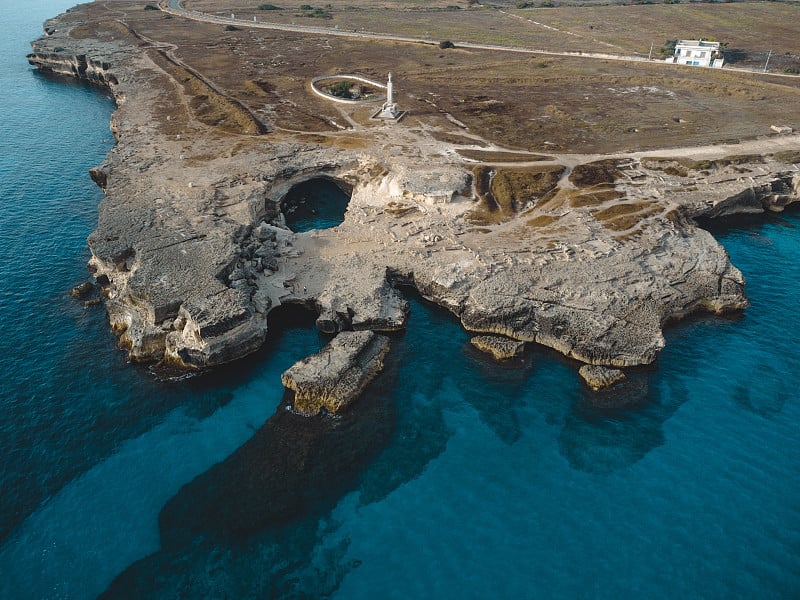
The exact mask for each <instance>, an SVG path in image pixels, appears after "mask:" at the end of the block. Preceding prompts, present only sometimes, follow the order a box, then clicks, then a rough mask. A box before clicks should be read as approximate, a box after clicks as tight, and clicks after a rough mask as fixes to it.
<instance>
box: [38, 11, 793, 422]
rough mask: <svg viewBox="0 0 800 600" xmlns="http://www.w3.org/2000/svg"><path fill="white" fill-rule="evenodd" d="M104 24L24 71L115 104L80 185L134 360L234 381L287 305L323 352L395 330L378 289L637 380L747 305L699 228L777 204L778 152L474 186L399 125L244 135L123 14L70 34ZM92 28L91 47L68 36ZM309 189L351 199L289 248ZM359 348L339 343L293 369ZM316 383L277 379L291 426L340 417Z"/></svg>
mask: <svg viewBox="0 0 800 600" xmlns="http://www.w3.org/2000/svg"><path fill="white" fill-rule="evenodd" d="M104 10H110V9H109V8H108V7H107V6H105V5H101V4H99V3H90V4H88V5H82V6H81V7H78V8H76V9H74V10H73V11H71V12H69V13H67V14H65V15H62V16H61V17H59V18H58V19H55V20H53V21H50V22H48V24H47V32H48V34H49V35H47V36H46V37H43V38H42V39H40V40H38V41H36V42H35V43H34V52H33V54H31V56H30V57H29V60H30V62H31V63H32V64H34V65H35V66H36V67H37V68H39V69H41V70H43V71H48V72H53V73H61V74H67V75H70V76H74V77H79V78H83V79H86V80H89V81H92V82H94V83H99V84H102V85H104V86H107V87H108V88H109V89H110V90H111V91H112V92H113V94H114V96H115V98H116V100H117V105H118V108H117V110H116V112H115V113H114V116H113V118H112V124H111V127H112V131H113V132H114V134H115V136H116V138H117V145H116V146H115V148H114V149H113V150H112V151H111V152H110V153H109V155H108V157H107V158H106V160H105V161H104V162H103V164H102V165H100V166H98V167H97V168H96V169H93V171H92V176H93V179H94V180H95V181H96V182H97V183H98V184H99V185H100V186H101V187H102V188H103V189H104V191H105V194H106V197H105V199H104V200H103V202H102V203H101V205H100V207H99V217H98V224H97V228H96V230H95V231H94V233H92V235H91V236H90V238H89V247H90V249H91V252H92V258H91V261H90V270H91V271H92V272H93V274H94V277H95V279H96V281H97V282H98V283H99V284H100V285H101V286H102V289H103V296H104V297H105V302H106V307H107V310H108V314H109V318H110V321H111V326H112V327H113V328H114V330H115V331H117V332H118V334H119V335H120V343H121V344H122V346H123V347H125V348H127V350H128V352H129V355H130V357H131V358H132V359H134V360H145V361H166V362H170V363H173V364H175V365H177V366H178V367H180V368H186V369H194V368H205V367H210V366H214V365H218V364H221V363H225V362H228V361H232V360H235V359H237V358H240V357H242V356H244V355H246V354H248V353H250V352H252V351H254V350H255V349H257V348H258V347H259V346H260V345H261V344H262V343H263V341H264V339H265V337H266V334H267V315H268V314H269V313H270V311H272V310H273V309H275V308H276V307H277V306H280V305H281V304H285V303H300V304H303V305H305V306H307V307H309V308H312V309H314V310H315V311H316V312H317V314H318V315H319V319H318V326H319V327H320V328H321V329H322V330H324V331H326V332H330V333H336V332H339V331H347V330H371V331H391V330H396V329H399V328H402V327H404V325H405V321H406V318H407V315H408V305H407V303H406V301H405V300H404V299H403V297H402V295H401V293H400V292H399V291H398V286H412V287H414V288H416V290H418V291H419V293H420V294H421V295H422V296H423V297H424V298H426V299H428V300H430V301H431V302H434V303H436V304H438V305H441V306H443V307H445V308H447V309H448V310H450V311H451V312H452V313H453V314H454V315H455V317H456V318H458V319H459V320H460V321H461V323H462V324H463V326H464V327H465V328H466V329H467V330H469V331H473V332H476V333H480V334H494V335H500V336H504V337H505V338H508V339H509V340H514V341H515V342H516V343H529V342H533V343H538V344H542V345H545V346H548V347H550V348H554V349H555V350H557V351H559V352H561V353H563V354H564V355H566V356H569V357H572V358H574V359H577V360H578V361H581V362H584V363H588V364H594V365H605V366H613V367H627V366H632V365H640V364H646V363H651V362H652V361H653V360H654V359H655V358H656V356H657V354H658V352H659V350H660V349H661V348H662V347H663V346H664V337H663V335H662V328H663V327H664V326H665V324H666V323H668V322H669V321H670V320H672V319H677V318H681V317H683V316H685V315H687V314H690V313H692V312H694V311H698V310H702V311H709V312H714V313H724V312H727V311H737V310H741V309H743V308H745V307H746V306H747V304H748V302H747V298H746V296H745V292H744V284H745V282H744V277H743V276H742V274H741V273H740V272H739V270H738V269H737V268H736V267H734V266H733V265H732V264H731V262H730V260H729V257H728V255H727V253H726V252H725V250H724V248H723V247H722V246H721V245H720V244H719V243H717V241H716V240H715V239H714V238H713V237H712V236H711V235H710V234H709V233H708V232H707V231H705V230H704V229H702V228H700V227H699V226H698V225H697V219H699V218H702V217H706V218H716V217H720V216H726V215H731V214H738V213H758V212H764V211H779V210H783V208H784V207H785V206H787V205H788V204H790V203H792V202H795V201H797V197H798V190H799V189H800V174H799V173H798V168H797V162H798V153H797V150H798V149H800V137H798V136H797V135H784V136H779V137H776V138H770V139H764V140H753V141H752V142H743V143H741V144H737V145H734V146H730V147H725V146H718V147H713V148H697V149H683V150H677V151H676V150H673V151H669V150H664V151H660V152H640V153H629V154H626V155H614V156H578V155H567V154H564V155H557V156H553V157H544V159H546V160H542V157H537V158H536V160H535V161H534V163H532V164H524V165H505V166H503V165H500V166H492V165H491V163H489V164H484V163H476V162H475V161H471V160H468V159H466V158H462V156H461V155H460V154H459V153H458V151H459V149H460V147H459V146H458V145H457V144H454V143H449V142H444V141H441V140H442V139H443V138H446V133H447V132H442V131H434V130H433V129H432V128H431V127H430V126H429V125H428V124H427V123H426V122H425V120H424V116H419V117H415V115H413V114H410V115H409V116H407V117H406V119H404V120H403V121H402V122H401V123H394V124H369V125H362V126H359V127H357V128H354V129H352V130H351V129H346V130H342V131H339V132H331V131H325V132H322V133H318V134H315V135H308V134H305V133H301V132H290V131H281V130H278V129H277V128H275V126H274V123H272V122H271V121H270V119H269V114H270V111H280V110H283V108H282V107H283V106H284V104H282V103H280V102H275V104H274V105H268V106H267V107H266V108H265V109H263V110H261V111H260V112H259V113H258V114H256V112H254V111H252V110H250V109H249V108H248V107H247V106H245V105H244V104H242V103H241V102H239V101H238V100H237V99H236V98H233V97H231V96H229V95H227V94H226V93H225V91H224V90H222V89H221V88H220V87H219V86H217V85H216V84H214V82H212V81H209V80H207V79H205V78H204V77H203V75H202V74H201V73H198V72H197V71H196V70H193V69H192V68H190V67H189V66H188V65H187V64H185V63H184V62H182V61H181V60H180V59H179V58H177V57H176V56H175V53H174V52H173V51H172V50H169V49H168V45H165V44H160V43H156V42H155V41H153V40H150V39H149V38H147V36H145V35H143V34H141V33H140V32H138V31H136V30H135V29H134V28H133V27H132V26H131V24H130V22H131V20H132V18H133V17H132V15H133V13H131V14H129V15H128V18H127V19H125V20H123V19H120V20H115V19H112V18H111V17H110V16H108V15H106V16H105V17H103V19H105V20H103V19H100V18H99V17H97V16H96V15H95V16H91V17H90V16H87V14H88V12H89V11H95V12H96V13H98V14H99V13H102V11H104ZM151 12H156V11H151ZM93 14H94V13H93ZM145 16H147V15H145ZM145 16H141V15H140V16H139V17H137V18H141V19H144V18H145ZM147 18H150V17H149V16H147ZM159 18H160V17H159ZM91 19H95V20H94V21H93V26H94V29H93V30H92V34H91V35H88V34H87V33H85V27H84V29H83V30H82V31H83V32H82V33H81V32H79V31H78V29H79V27H83V26H84V25H85V23H86V22H87V20H91ZM73 33H74V35H73ZM309 93H310V92H309ZM199 99H204V100H202V103H200V100H199ZM290 104H291V103H290ZM208 106H213V108H214V110H215V111H216V112H215V113H214V120H213V123H212V122H211V121H210V120H209V119H207V118H206V117H205V116H204V115H205V113H204V112H203V111H204V110H207V107H208ZM437 127H438V126H437ZM453 127H455V125H453ZM265 131H271V133H270V134H269V135H263V133H264V132H265ZM483 147H484V148H486V147H490V146H488V145H486V144H484V146H483ZM486 152H488V151H486ZM734 154H735V155H736V156H733V155H734ZM314 177H325V178H327V179H333V180H335V181H336V182H338V183H339V184H340V185H341V186H342V187H343V188H347V189H348V190H351V192H352V196H351V200H350V204H349V207H348V210H347V213H346V215H345V218H344V222H343V223H342V224H341V225H340V226H338V227H336V228H334V229H328V230H318V231H311V232H307V233H293V232H292V231H290V230H289V229H288V228H287V227H286V226H285V221H284V217H283V214H282V211H283V209H284V207H283V205H282V201H283V199H284V197H285V196H286V194H287V192H288V191H289V190H290V189H291V188H292V186H294V185H295V184H297V183H300V182H303V181H305V180H308V179H310V178H314ZM366 337H367V336H365V335H360V336H356V337H352V336H351V335H345V336H343V337H342V334H340V335H339V336H337V338H336V340H338V341H336V340H335V341H334V343H333V344H332V347H331V348H329V349H328V350H327V351H326V352H324V353H323V354H322V355H321V356H320V357H318V358H316V359H314V360H313V361H311V363H309V364H313V365H316V364H318V363H319V362H320V361H322V362H327V361H329V360H332V359H333V357H334V356H335V355H336V353H337V352H338V351H339V350H337V348H339V347H340V346H342V348H341V349H342V351H345V350H347V351H348V352H349V351H350V350H348V348H353V346H350V345H349V344H351V343H356V344H362V343H365V342H363V340H364V339H366ZM369 338H370V340H371V341H370V342H369V344H367V345H366V346H364V348H365V350H364V351H365V352H367V353H368V354H369V355H370V356H372V357H376V356H379V355H380V356H382V353H383V352H384V351H385V350H384V344H385V342H383V341H380V342H378V341H375V340H382V339H383V338H376V337H374V336H369ZM353 340H361V341H358V342H355V341H353ZM376 344H377V346H376ZM358 347H359V348H361V347H362V346H358ZM360 351H361V350H359V352H360ZM315 368H316V367H311V366H308V365H306V367H305V370H304V371H303V373H304V374H303V375H302V376H301V374H300V372H301V369H299V368H298V369H294V370H290V371H291V374H290V375H289V376H287V379H286V381H287V385H291V386H295V389H297V390H299V393H298V401H297V407H298V409H299V410H302V411H304V412H314V411H315V410H317V409H319V407H320V406H325V407H326V409H327V410H331V411H332V412H335V411H336V410H339V408H340V407H341V406H342V405H343V404H342V403H343V402H346V400H343V399H342V398H343V397H344V396H342V395H341V394H340V393H339V392H338V391H336V390H335V389H334V388H335V385H334V384H338V383H337V382H339V381H340V380H341V378H338V379H337V377H338V376H336V375H333V376H332V377H333V379H331V380H330V386H328V387H325V386H326V385H328V384H324V385H323V384H319V385H322V386H323V388H324V389H325V390H326V391H324V392H313V393H312V392H308V391H307V389H308V388H307V387H306V386H307V385H310V384H311V383H312V382H313V380H314V379H315V378H316V377H317V375H316V374H315V373H314V369H315ZM366 370H367V371H372V370H374V368H373V367H367V368H366ZM348 377H349V376H348ZM356 379H357V380H358V381H361V379H360V378H356ZM320 381H321V380H320ZM348 381H349V380H348ZM348 385H349V384H348ZM360 385H362V384H361V383H358V384H353V386H355V387H354V388H353V389H355V388H358V387H359V386H360ZM331 386H333V387H331ZM328 388H330V389H328ZM320 389H322V388H320ZM336 389H338V388H336Z"/></svg>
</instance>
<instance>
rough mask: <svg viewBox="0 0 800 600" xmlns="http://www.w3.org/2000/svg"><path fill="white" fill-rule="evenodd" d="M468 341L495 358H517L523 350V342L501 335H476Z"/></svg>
mask: <svg viewBox="0 0 800 600" xmlns="http://www.w3.org/2000/svg"><path fill="white" fill-rule="evenodd" d="M470 343H471V344H472V345H473V346H475V347H476V348H477V349H478V350H480V351H481V352H486V353H487V354H491V355H492V356H493V357H494V359H495V360H508V359H510V358H517V357H518V356H520V355H521V354H522V352H523V351H524V350H525V342H520V341H519V340H512V339H511V338H507V337H505V336H502V335H476V336H475V337H473V338H472V339H471V340H470Z"/></svg>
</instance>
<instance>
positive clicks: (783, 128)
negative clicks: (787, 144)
mask: <svg viewBox="0 0 800 600" xmlns="http://www.w3.org/2000/svg"><path fill="white" fill-rule="evenodd" d="M770 129H771V130H772V131H774V132H775V133H792V132H794V129H792V128H791V127H789V126H788V125H773V126H772V127H770Z"/></svg>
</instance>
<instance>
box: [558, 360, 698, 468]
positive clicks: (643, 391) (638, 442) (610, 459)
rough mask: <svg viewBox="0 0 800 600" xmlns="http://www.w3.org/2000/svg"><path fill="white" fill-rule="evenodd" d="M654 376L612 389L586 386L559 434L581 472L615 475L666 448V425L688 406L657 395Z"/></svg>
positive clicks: (637, 376) (640, 375)
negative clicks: (661, 447) (672, 417)
mask: <svg viewBox="0 0 800 600" xmlns="http://www.w3.org/2000/svg"><path fill="white" fill-rule="evenodd" d="M650 377H651V373H649V372H647V371H644V370H643V371H635V372H631V373H628V375H627V379H626V380H625V381H624V382H622V383H619V384H617V385H615V386H613V387H612V388H610V389H608V390H603V391H600V392H593V391H591V390H590V389H589V388H587V387H586V386H582V388H581V390H580V392H579V395H578V397H577V399H576V400H575V401H574V403H573V405H572V407H571V409H570V410H569V412H567V414H566V415H565V418H564V422H563V426H562V429H561V431H560V432H559V435H558V446H559V451H560V452H561V454H562V455H563V456H564V457H565V458H566V459H567V461H568V462H569V464H570V466H571V467H572V468H574V469H577V470H579V471H585V472H587V473H595V474H603V475H606V474H609V473H613V472H614V471H617V470H619V469H622V468H625V467H628V466H630V465H632V464H634V463H636V462H637V461H639V460H641V459H642V458H644V457H645V456H646V455H647V453H648V452H650V451H651V450H653V449H654V448H657V447H658V446H660V445H661V444H663V443H664V433H663V430H662V426H663V424H664V422H665V421H666V420H667V419H669V418H670V417H671V416H672V415H673V414H674V412H675V411H676V410H677V408H678V406H680V404H681V403H682V399H681V396H683V395H682V394H677V395H675V396H674V397H673V396H670V397H669V398H664V397H660V396H658V395H655V397H654V394H653V393H652V390H651V382H650Z"/></svg>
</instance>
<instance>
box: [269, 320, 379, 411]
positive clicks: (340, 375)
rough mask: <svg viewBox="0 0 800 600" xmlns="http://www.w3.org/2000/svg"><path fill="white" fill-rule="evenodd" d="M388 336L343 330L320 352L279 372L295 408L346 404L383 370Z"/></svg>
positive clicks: (333, 408)
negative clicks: (290, 393) (292, 392)
mask: <svg viewBox="0 0 800 600" xmlns="http://www.w3.org/2000/svg"><path fill="white" fill-rule="evenodd" d="M388 351H389V338H388V337H386V336H384V335H380V334H377V333H374V332H372V331H343V332H341V333H340V334H339V335H337V336H336V337H335V338H333V340H332V341H331V342H330V343H329V344H328V345H327V346H325V347H324V348H323V349H322V350H321V351H320V352H319V353H317V354H314V355H312V356H309V357H308V358H304V359H303V360H301V361H299V362H297V363H295V364H294V365H292V366H291V367H289V369H287V370H286V371H284V372H283V374H282V375H281V381H282V382H283V385H284V386H286V387H287V388H289V389H290V390H293V391H294V393H295V397H294V409H295V410H296V411H297V412H299V413H302V414H306V415H315V414H318V413H319V412H320V411H322V410H323V409H324V410H326V411H328V412H330V413H334V414H335V413H338V412H340V411H341V410H342V409H344V408H346V407H347V406H348V405H349V404H350V403H351V402H352V401H353V400H355V399H356V398H357V397H358V396H359V394H361V392H362V391H363V390H364V388H365V387H366V386H367V384H368V383H369V382H370V381H372V380H373V379H374V378H375V377H376V376H377V375H378V373H380V372H381V371H382V370H383V357H384V356H385V355H386V353H387V352H388Z"/></svg>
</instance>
